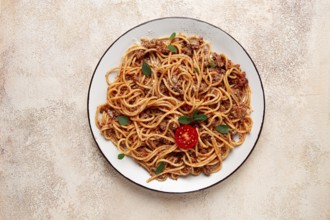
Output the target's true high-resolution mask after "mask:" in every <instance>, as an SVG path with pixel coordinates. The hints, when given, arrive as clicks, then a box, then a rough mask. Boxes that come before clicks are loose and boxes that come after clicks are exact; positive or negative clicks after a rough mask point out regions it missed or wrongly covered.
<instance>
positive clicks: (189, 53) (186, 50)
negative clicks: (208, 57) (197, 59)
mask: <svg viewBox="0 0 330 220" xmlns="http://www.w3.org/2000/svg"><path fill="white" fill-rule="evenodd" d="M182 53H184V54H186V55H187V56H190V57H191V56H192V55H193V50H192V47H191V45H190V44H186V45H184V46H183V47H182Z"/></svg>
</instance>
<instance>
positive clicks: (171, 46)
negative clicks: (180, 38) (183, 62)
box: [167, 44, 176, 53]
mask: <svg viewBox="0 0 330 220" xmlns="http://www.w3.org/2000/svg"><path fill="white" fill-rule="evenodd" d="M167 48H168V49H169V50H170V51H171V52H172V53H176V48H175V47H174V46H173V45H171V44H169V45H167Z"/></svg>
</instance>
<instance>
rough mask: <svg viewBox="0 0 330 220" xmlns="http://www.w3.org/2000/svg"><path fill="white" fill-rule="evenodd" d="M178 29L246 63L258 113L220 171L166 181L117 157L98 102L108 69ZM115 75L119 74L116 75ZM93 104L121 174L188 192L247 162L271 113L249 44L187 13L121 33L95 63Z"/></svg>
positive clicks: (103, 145) (106, 148)
mask: <svg viewBox="0 0 330 220" xmlns="http://www.w3.org/2000/svg"><path fill="white" fill-rule="evenodd" d="M173 32H176V33H180V32H181V33H185V34H187V35H197V36H202V37H203V38H204V39H205V40H207V41H209V42H210V43H211V45H212V47H213V51H215V52H217V53H224V54H226V55H227V56H228V58H229V59H231V60H232V61H233V62H234V63H238V64H240V65H241V68H242V70H244V71H246V74H247V78H248V80H249V85H250V87H251V90H252V99H251V105H252V108H253V113H252V114H251V116H252V118H253V128H252V131H251V133H250V134H249V135H248V136H247V138H246V140H245V142H244V144H242V145H241V146H239V147H237V148H235V149H234V150H232V151H231V152H230V154H229V156H228V158H227V159H226V160H225V161H224V162H223V166H222V169H221V170H220V171H219V172H217V173H214V174H212V175H211V176H205V175H203V174H201V175H199V176H189V177H185V178H179V179H178V180H171V179H167V180H166V181H164V182H158V181H152V182H150V183H147V182H146V180H147V179H148V178H149V174H148V173H147V171H146V170H145V169H144V168H142V167H140V166H139V165H138V164H137V163H135V162H134V161H133V160H132V159H130V158H128V157H125V158H124V159H123V160H118V159H117V155H118V153H119V151H118V150H117V148H116V147H115V146H114V145H113V144H112V142H111V141H106V140H105V139H104V138H103V136H102V135H101V133H100V132H99V130H98V128H97V127H96V126H95V121H94V116H95V111H96V107H97V106H98V105H99V104H101V103H104V102H105V100H106V91H107V84H106V81H105V73H106V71H107V70H109V69H110V68H111V67H114V66H118V65H119V64H120V59H121V56H122V55H123V54H124V53H125V51H126V49H127V48H128V47H129V46H131V45H132V44H134V43H136V42H138V41H139V39H140V38H141V37H148V38H156V37H161V36H169V35H170V34H171V33H173ZM114 78H115V77H114V76H113V78H112V80H114ZM87 108H88V117H89V124H90V127H91V131H92V134H93V136H94V139H95V141H96V143H97V145H98V146H99V148H100V150H101V151H102V153H103V154H104V156H105V157H106V159H107V160H108V161H109V162H110V164H111V165H112V166H113V167H114V168H115V169H116V170H117V171H118V172H119V173H120V174H121V175H123V176H124V177H126V178H127V179H129V180H131V181H132V182H134V183H136V184H138V185H140V186H142V187H145V188H148V189H151V190H156V191H160V192H170V193H185V192H192V191H198V190H201V189H205V188H208V187H210V186H213V185H215V184H217V183H219V182H221V181H222V180H224V179H226V178H227V177H229V176H230V175H231V174H232V173H234V172H235V171H236V170H237V169H238V168H239V167H240V166H241V165H242V164H243V163H244V161H245V160H246V159H247V158H248V156H249V155H250V153H251V152H252V150H253V148H254V147H255V145H256V143H257V140H258V138H259V135H260V132H261V129H262V125H263V120H264V114H265V98H264V91H263V86H262V82H261V80H260V76H259V74H258V71H257V68H256V67H255V65H254V63H253V61H252V60H251V58H250V56H249V55H248V53H247V52H246V51H245V49H244V48H243V47H242V46H241V45H240V44H239V43H238V42H237V41H236V40H235V39H234V38H233V37H232V36H230V35H229V34H227V33H226V32H224V31H223V30H221V29H220V28H218V27H216V26H214V25H212V24H209V23H207V22H204V21H200V20H196V19H192V18H184V17H168V18H160V19H156V20H151V21H148V22H145V23H143V24H140V25H138V26H136V27H134V28H132V29H130V30H129V31H127V32H126V33H124V34H123V35H121V36H120V37H119V38H118V39H117V40H116V41H115V42H113V43H112V44H111V45H110V47H109V48H108V49H107V50H106V51H105V53H104V55H103V56H102V58H101V59H100V61H99V63H98V64H97V66H96V68H95V71H94V74H93V77H92V79H91V83H90V87H89V93H88V106H87Z"/></svg>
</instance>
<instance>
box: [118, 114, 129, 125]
mask: <svg viewBox="0 0 330 220" xmlns="http://www.w3.org/2000/svg"><path fill="white" fill-rule="evenodd" d="M117 121H118V122H119V124H120V125H128V123H129V118H128V117H126V116H118V117H117Z"/></svg>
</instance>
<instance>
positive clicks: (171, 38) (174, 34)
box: [170, 32, 176, 40]
mask: <svg viewBox="0 0 330 220" xmlns="http://www.w3.org/2000/svg"><path fill="white" fill-rule="evenodd" d="M175 36H176V33H175V32H173V33H172V34H171V36H170V40H173V39H174V38H175Z"/></svg>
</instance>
